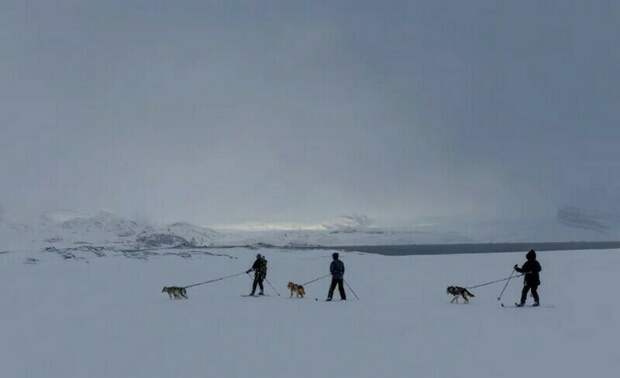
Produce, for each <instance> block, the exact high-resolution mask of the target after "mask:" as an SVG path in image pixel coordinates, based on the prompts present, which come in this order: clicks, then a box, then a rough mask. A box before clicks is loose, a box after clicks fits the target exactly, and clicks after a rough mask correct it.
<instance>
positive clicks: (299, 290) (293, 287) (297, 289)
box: [287, 282, 306, 298]
mask: <svg viewBox="0 0 620 378" xmlns="http://www.w3.org/2000/svg"><path fill="white" fill-rule="evenodd" d="M287 287H288V289H289V290H290V291H291V298H292V297H293V294H297V298H303V297H304V295H306V290H304V287H303V286H301V285H298V284H296V283H293V282H289V283H288V285H287Z"/></svg>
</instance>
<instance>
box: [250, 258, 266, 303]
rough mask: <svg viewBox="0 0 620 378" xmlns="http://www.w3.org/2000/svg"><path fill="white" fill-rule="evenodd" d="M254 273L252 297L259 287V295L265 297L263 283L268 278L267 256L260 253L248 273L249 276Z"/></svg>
mask: <svg viewBox="0 0 620 378" xmlns="http://www.w3.org/2000/svg"><path fill="white" fill-rule="evenodd" d="M252 271H254V282H252V292H251V293H250V295H251V296H253V295H254V293H255V292H256V286H257V285H258V286H259V287H260V292H259V293H258V295H265V292H264V288H263V281H264V280H265V278H267V259H265V256H263V255H261V254H260V253H259V254H257V255H256V261H254V264H252V267H251V268H250V269H248V270H247V271H246V273H248V274H249V273H250V272H252Z"/></svg>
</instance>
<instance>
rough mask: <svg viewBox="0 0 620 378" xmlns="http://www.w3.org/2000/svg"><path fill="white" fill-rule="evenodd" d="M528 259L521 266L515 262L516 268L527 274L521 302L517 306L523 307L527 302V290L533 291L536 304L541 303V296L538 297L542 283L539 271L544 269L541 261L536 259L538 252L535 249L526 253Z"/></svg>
mask: <svg viewBox="0 0 620 378" xmlns="http://www.w3.org/2000/svg"><path fill="white" fill-rule="evenodd" d="M525 257H526V258H527V261H526V262H525V264H523V266H522V267H521V268H519V266H518V265H516V264H515V266H514V269H515V270H516V271H517V272H519V273H523V274H525V277H524V283H523V291H522V292H521V302H520V303H517V304H516V305H517V307H523V305H524V304H525V299H526V298H527V292H528V291H529V290H531V291H532V297H534V305H533V306H535V307H536V306H539V305H540V298H539V297H538V285H540V277H539V275H538V273H539V272H540V271H541V270H542V267H541V266H540V263H539V262H538V261H537V260H536V252H535V251H534V250H533V249H530V251H529V252H528V253H527V254H526V255H525Z"/></svg>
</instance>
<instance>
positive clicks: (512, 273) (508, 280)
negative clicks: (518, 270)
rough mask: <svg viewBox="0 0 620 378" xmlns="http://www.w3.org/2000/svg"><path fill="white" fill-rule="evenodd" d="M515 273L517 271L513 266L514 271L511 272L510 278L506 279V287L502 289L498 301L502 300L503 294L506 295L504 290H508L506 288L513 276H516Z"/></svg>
mask: <svg viewBox="0 0 620 378" xmlns="http://www.w3.org/2000/svg"><path fill="white" fill-rule="evenodd" d="M514 273H515V270H514V268H513V269H512V271H511V272H510V277H508V279H507V280H506V284H505V285H504V288H503V289H502V291H501V292H500V293H499V296H498V297H497V300H498V301H501V300H502V295H504V291H506V288H507V287H508V284H509V283H510V281H511V280H512V277H514Z"/></svg>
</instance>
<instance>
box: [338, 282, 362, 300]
mask: <svg viewBox="0 0 620 378" xmlns="http://www.w3.org/2000/svg"><path fill="white" fill-rule="evenodd" d="M342 280H343V281H344V283H345V285H347V287H348V288H349V290H351V292H352V293H353V295H354V296H355V299H357V300H358V301H359V300H360V297H358V296H357V294H355V290H353V288H352V287H351V285H349V283H348V282H347V280H345V279H344V278H343V279H342Z"/></svg>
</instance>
